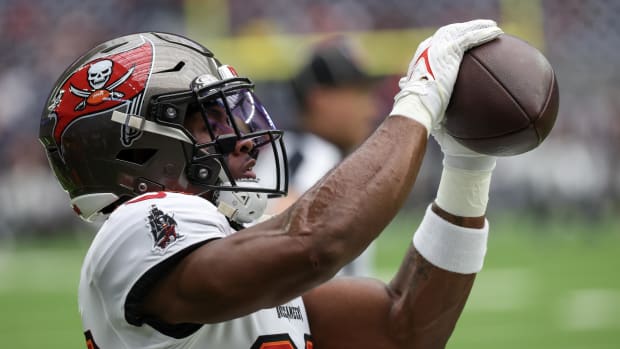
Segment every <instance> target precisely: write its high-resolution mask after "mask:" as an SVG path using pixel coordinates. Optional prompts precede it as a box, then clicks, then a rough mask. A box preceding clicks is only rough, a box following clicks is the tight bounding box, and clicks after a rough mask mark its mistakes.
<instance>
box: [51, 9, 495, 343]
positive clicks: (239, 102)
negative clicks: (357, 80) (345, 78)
mask: <svg viewBox="0 0 620 349" xmlns="http://www.w3.org/2000/svg"><path fill="white" fill-rule="evenodd" d="M500 33H501V30H500V29H499V28H498V27H497V26H496V24H495V23H494V22H492V21H488V20H476V21H472V22H467V23H458V24H452V25H449V26H445V27H442V28H440V29H439V30H438V31H437V32H436V33H435V34H434V35H433V36H432V37H430V38H428V39H427V40H425V41H424V42H422V43H421V44H420V46H419V47H418V50H417V51H416V53H415V54H414V57H413V59H412V61H411V64H410V66H409V70H408V73H407V75H406V76H405V77H403V78H402V79H401V81H400V87H401V91H400V92H399V93H398V94H397V96H396V97H395V103H394V108H393V110H392V112H391V113H390V115H389V116H388V117H387V118H386V119H385V120H384V121H383V123H382V124H381V125H380V127H379V128H378V129H377V131H376V132H375V133H374V134H373V135H372V136H371V137H370V138H369V139H368V141H367V142H366V143H364V145H362V146H361V147H360V148H359V149H358V150H357V151H355V152H354V153H353V154H351V155H350V156H349V157H348V158H347V159H345V161H343V163H342V164H340V165H339V166H338V167H336V168H335V169H334V170H333V171H331V172H330V173H329V174H328V175H326V176H325V177H324V178H323V179H322V180H321V181H319V183H318V184H317V185H315V186H314V187H313V188H311V189H310V190H309V191H308V192H306V193H305V194H304V195H302V196H301V197H300V198H299V200H297V202H296V203H295V204H293V205H292V206H291V207H290V208H288V209H287V210H286V211H284V212H283V213H281V214H279V215H276V216H274V217H272V218H270V219H267V220H261V216H262V212H263V210H264V209H265V200H266V199H267V197H276V196H282V195H285V194H286V191H287V183H286V178H287V173H286V171H287V167H286V166H287V163H286V154H285V150H284V147H283V142H282V132H281V131H280V130H278V129H277V128H276V127H275V125H274V124H273V122H272V121H271V119H270V117H269V115H268V113H267V111H266V109H265V108H264V107H263V106H262V105H261V103H260V101H259V99H258V98H257V97H256V95H255V94H254V93H253V92H252V87H253V84H252V83H251V81H250V80H249V79H247V78H243V77H239V76H238V75H237V73H236V72H235V70H234V69H232V68H231V67H230V66H227V65H225V64H222V63H221V62H219V61H218V60H217V59H216V58H215V57H214V55H213V53H212V52H210V51H209V50H208V49H206V48H205V47H203V46H202V45H200V44H198V43H196V42H193V41H191V40H189V39H186V38H184V37H181V36H178V35H172V34H164V33H142V34H134V35H129V36H124V37H120V38H117V39H113V40H110V41H108V42H105V43H103V44H101V45H99V46H97V47H95V48H93V49H92V50H90V51H89V52H87V53H86V54H85V55H84V56H82V57H81V58H79V59H78V60H77V61H76V62H75V63H74V64H72V65H71V66H70V67H69V68H68V69H67V70H66V71H65V73H64V74H63V75H62V76H61V77H60V79H59V80H58V82H57V84H56V85H55V87H54V89H53V91H52V93H51V95H50V98H49V100H48V103H47V105H46V109H45V111H44V113H43V116H42V118H41V127H40V140H41V143H42V144H43V146H44V148H45V151H46V153H47V156H48V158H49V161H50V164H51V167H52V169H53V171H54V173H55V174H56V177H57V178H58V180H59V182H60V183H61V185H62V186H63V187H64V189H66V191H67V192H68V194H69V196H70V198H71V204H72V206H73V209H74V210H75V212H76V213H77V214H79V215H80V216H81V217H82V218H84V219H86V220H105V222H104V223H103V225H102V226H101V228H100V230H99V232H98V233H97V235H96V236H95V238H94V240H93V242H92V244H91V247H90V248H89V250H88V253H87V255H86V257H85V260H84V264H83V267H82V271H81V277H80V284H79V308H80V313H81V317H82V322H83V328H84V334H85V337H86V341H87V347H88V348H115V349H116V348H143V347H144V348H313V347H315V346H316V347H317V348H321V349H328V348H338V349H342V348H441V347H444V346H445V344H446V342H447V340H448V338H449V336H450V334H451V333H452V330H453V328H454V326H455V324H456V321H457V319H458V317H459V315H460V313H461V311H462V309H463V306H464V305H465V301H466V299H467V297H468V294H469V291H470V289H471V286H472V284H473V280H474V275H475V273H476V272H478V271H479V270H480V269H481V267H482V263H483V259H484V254H485V249H486V238H487V234H488V225H487V223H486V220H485V218H484V215H485V210H486V205H487V199H488V187H489V181H490V177H491V172H492V170H493V167H494V164H495V159H494V158H491V157H486V156H482V155H479V154H476V153H473V152H471V151H469V150H467V149H464V148H462V147H460V146H459V145H458V144H456V143H455V142H454V140H453V139H451V138H450V137H449V136H447V135H445V133H443V131H442V119H443V114H444V111H445V109H446V106H447V103H448V101H449V99H450V94H451V91H452V86H453V85H454V82H455V79H456V76H457V73H458V69H459V64H460V61H461V59H462V56H463V52H464V51H465V50H467V49H468V48H471V47H473V46H476V45H479V44H481V43H484V42H487V41H489V40H492V39H494V38H495V37H497V36H498V35H499V34H500ZM431 133H432V134H433V135H434V136H435V137H436V139H437V140H438V141H439V142H440V144H441V147H442V150H443V152H444V154H445V157H444V171H443V174H442V179H441V183H440V186H439V189H438V194H437V199H436V200H435V202H434V203H432V204H431V205H429V208H428V210H427V212H426V214H425V216H424V218H423V220H422V222H421V224H420V226H419V227H418V229H417V231H416V233H415V234H414V238H413V244H412V245H411V246H410V248H409V250H408V252H407V254H406V256H405V257H404V258H403V262H402V265H401V267H400V269H399V270H398V272H397V273H396V275H395V276H394V278H393V279H392V281H391V282H390V283H389V284H384V283H382V282H380V281H376V280H372V279H362V278H359V279H358V278H335V279H333V278H332V277H333V276H334V275H335V274H336V272H337V271H338V270H340V268H341V267H342V266H343V265H345V264H346V263H348V262H350V261H351V260H353V259H354V258H355V257H356V256H358V255H359V254H360V253H361V252H362V251H363V250H364V249H365V248H366V247H367V246H368V244H369V243H370V242H371V241H372V240H373V239H375V238H376V237H377V236H378V235H379V233H380V232H381V231H382V230H383V228H384V227H385V226H386V225H387V224H388V223H389V222H390V221H391V220H392V218H393V217H394V216H395V215H396V213H397V212H398V210H399V209H400V208H401V206H402V204H403V202H404V200H405V199H406V197H407V196H408V195H409V192H410V189H411V188H412V186H413V183H414V181H415V178H416V175H417V173H418V170H419V168H420V165H421V162H422V158H423V156H424V152H425V149H426V143H427V139H428V137H429V135H430V134H431ZM261 159H270V160H273V159H275V161H270V163H273V164H274V166H273V167H274V168H273V169H272V171H271V173H266V172H265V171H260V176H259V172H258V171H257V170H256V169H255V167H257V166H258V163H259V162H260V161H261Z"/></svg>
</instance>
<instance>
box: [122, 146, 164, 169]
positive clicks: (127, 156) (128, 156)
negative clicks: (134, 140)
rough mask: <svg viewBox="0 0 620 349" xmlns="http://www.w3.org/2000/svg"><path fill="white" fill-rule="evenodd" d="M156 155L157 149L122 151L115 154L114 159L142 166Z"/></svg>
mask: <svg viewBox="0 0 620 349" xmlns="http://www.w3.org/2000/svg"><path fill="white" fill-rule="evenodd" d="M156 153H157V149H123V150H121V151H119V152H118V154H116V159H117V160H122V161H127V162H131V163H133V164H136V165H144V164H145V163H146V162H147V161H149V160H150V159H151V158H152V157H153V156H154V155H155V154H156Z"/></svg>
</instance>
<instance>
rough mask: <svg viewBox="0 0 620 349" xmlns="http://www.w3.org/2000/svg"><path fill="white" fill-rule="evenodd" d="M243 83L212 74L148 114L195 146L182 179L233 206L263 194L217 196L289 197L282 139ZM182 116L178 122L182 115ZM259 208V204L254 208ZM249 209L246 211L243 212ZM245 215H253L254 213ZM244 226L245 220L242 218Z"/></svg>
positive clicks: (156, 103)
mask: <svg viewBox="0 0 620 349" xmlns="http://www.w3.org/2000/svg"><path fill="white" fill-rule="evenodd" d="M252 88H253V84H252V83H251V82H250V80H248V79H246V78H239V77H233V78H229V79H225V80H218V79H217V78H215V77H214V76H212V75H210V74H205V75H201V76H199V77H197V78H196V79H194V81H193V82H192V86H191V91H187V92H182V93H174V94H166V95H159V96H157V97H154V98H153V100H152V109H151V110H152V112H153V113H154V114H155V118H156V120H157V121H158V122H159V123H162V124H165V125H166V126H174V127H178V128H181V129H182V130H183V131H184V132H185V133H186V134H187V135H188V136H190V138H191V139H192V141H193V148H192V154H187V155H188V160H187V168H186V175H187V178H188V180H189V181H190V182H191V183H192V184H193V185H194V186H196V187H199V188H202V192H198V193H195V194H198V195H202V194H205V193H206V192H208V191H215V192H216V195H215V199H216V201H217V199H218V197H221V198H228V197H233V198H235V199H234V200H235V201H236V202H234V203H230V205H231V206H236V207H239V202H238V201H239V197H242V198H244V199H243V200H241V201H248V198H254V197H256V198H254V199H255V200H256V199H258V198H260V199H261V200H262V197H261V195H259V194H253V195H246V194H243V195H241V196H239V195H236V194H233V195H232V196H231V195H218V193H219V192H220V191H229V192H237V193H263V195H262V196H263V197H264V199H265V200H266V198H267V197H279V196H282V195H286V192H287V186H288V182H287V178H288V174H287V162H286V154H285V150H284V145H283V144H284V142H283V139H282V134H283V132H282V131H280V130H277V129H276V128H275V125H274V124H273V122H272V120H271V118H270V117H269V114H268V113H267V111H266V109H265V108H264V107H263V106H262V104H261V103H260V101H259V100H258V98H257V97H256V95H254V93H253V92H252ZM181 114H182V115H184V116H183V117H179V116H180V115H181ZM250 206H252V207H257V206H262V204H258V205H257V204H252V203H250ZM241 209H242V210H243V209H247V207H245V208H241ZM248 211H254V210H253V208H250V209H248ZM241 221H242V222H241V223H246V222H247V219H241Z"/></svg>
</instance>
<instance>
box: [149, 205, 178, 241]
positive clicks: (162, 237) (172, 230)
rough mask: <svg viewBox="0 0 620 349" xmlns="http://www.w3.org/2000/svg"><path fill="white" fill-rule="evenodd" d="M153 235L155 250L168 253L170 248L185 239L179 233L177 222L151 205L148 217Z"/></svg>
mask: <svg viewBox="0 0 620 349" xmlns="http://www.w3.org/2000/svg"><path fill="white" fill-rule="evenodd" d="M148 221H149V226H150V228H151V234H152V236H153V240H154V245H153V250H155V251H158V252H162V253H163V252H166V250H167V249H168V247H170V246H171V245H173V244H174V243H175V242H177V241H179V240H182V239H184V238H185V237H184V236H183V235H181V234H179V233H178V232H177V222H176V221H175V220H174V218H173V217H172V216H171V215H169V214H167V213H164V212H163V211H162V210H160V209H159V208H157V206H155V205H151V210H150V211H149V216H148Z"/></svg>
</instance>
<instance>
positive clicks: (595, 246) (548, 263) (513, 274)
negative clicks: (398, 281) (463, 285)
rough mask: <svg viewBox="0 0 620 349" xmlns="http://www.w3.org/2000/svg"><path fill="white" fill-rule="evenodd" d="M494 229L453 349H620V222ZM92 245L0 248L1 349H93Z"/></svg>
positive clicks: (397, 226)
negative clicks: (87, 290)
mask: <svg viewBox="0 0 620 349" xmlns="http://www.w3.org/2000/svg"><path fill="white" fill-rule="evenodd" d="M491 223H492V225H491V229H492V233H491V237H490V246H489V253H488V256H487V259H486V264H485V268H484V270H483V271H482V273H480V274H479V275H478V279H477V280H476V284H475V286H474V289H473V291H472V295H471V297H470V299H469V302H468V304H467V306H466V308H465V311H464V313H463V315H462V317H461V320H460V321H459V323H458V325H457V329H456V331H455V333H454V335H453V337H452V339H451V340H450V342H449V343H448V348H472V349H474V348H475V349H484V348H503V349H511V348H515V349H517V348H519V349H522V348H530V349H537V348H540V349H543V348H544V349H555V348H557V349H578V348H579V349H581V348H583V349H604V348H609V349H612V348H614V349H615V348H620V271H619V269H620V257H619V255H620V220H615V221H605V222H604V223H597V224H595V225H594V226H589V225H587V224H585V223H583V222H581V221H575V222H567V223H564V224H557V223H555V224H551V223H546V224H543V225H542V226H539V225H537V224H534V223H533V222H532V221H529V220H525V219H519V220H517V219H514V218H512V219H511V218H499V217H495V218H494V220H493V221H492V222H491ZM416 225H417V220H415V219H407V218H401V219H399V220H398V221H397V222H395V223H393V224H392V225H391V226H390V227H389V230H388V231H386V232H385V233H384V235H383V236H382V237H381V238H380V240H379V242H378V244H377V249H376V257H377V274H378V276H379V277H380V278H382V279H387V278H389V276H390V275H391V273H392V271H393V270H394V268H395V267H396V266H397V265H398V264H399V261H400V257H401V256H402V253H403V251H404V250H405V248H406V247H407V244H408V243H409V241H410V238H411V231H412V230H413V228H414V227H415V226H416ZM85 235H87V234H85ZM86 245H87V241H78V240H75V239H63V240H54V241H37V242H35V243H33V242H29V243H18V244H16V243H9V242H7V241H1V242H0V339H1V340H2V342H1V343H2V344H1V345H0V347H2V348H19V349H30V348H32V349H34V348H42V347H43V348H47V349H56V348H58V349H60V348H62V349H71V348H85V345H84V344H83V339H82V338H83V337H82V334H81V325H80V321H79V313H78V309H77V302H76V288H77V282H78V277H79V266H80V262H81V260H82V256H83V254H84V253H85V250H86Z"/></svg>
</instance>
